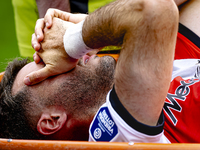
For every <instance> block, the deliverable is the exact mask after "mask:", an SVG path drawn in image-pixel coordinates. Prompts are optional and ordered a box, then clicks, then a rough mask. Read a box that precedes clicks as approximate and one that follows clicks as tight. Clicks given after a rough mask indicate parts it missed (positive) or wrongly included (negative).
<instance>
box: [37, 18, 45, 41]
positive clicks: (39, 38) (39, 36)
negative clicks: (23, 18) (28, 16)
mask: <svg viewBox="0 0 200 150" xmlns="http://www.w3.org/2000/svg"><path fill="white" fill-rule="evenodd" d="M44 27H45V22H44V19H43V18H42V19H38V20H37V22H36V25H35V35H36V38H37V41H38V42H41V41H42V40H43V39H44V34H43V30H44Z"/></svg>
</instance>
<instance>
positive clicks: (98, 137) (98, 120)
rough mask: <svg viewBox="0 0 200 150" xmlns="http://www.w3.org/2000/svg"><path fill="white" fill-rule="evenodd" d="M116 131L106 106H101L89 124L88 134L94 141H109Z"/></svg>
mask: <svg viewBox="0 0 200 150" xmlns="http://www.w3.org/2000/svg"><path fill="white" fill-rule="evenodd" d="M117 133H118V128H117V126H116V124H115V122H114V120H113V119H112V117H111V115H110V112H109V110H108V108H107V107H102V108H101V109H100V110H99V111H98V113H97V115H96V116H95V118H94V120H93V123H92V125H91V126H90V134H91V136H92V137H93V139H94V140H95V141H111V140H112V139H113V138H114V137H115V136H116V135H117Z"/></svg>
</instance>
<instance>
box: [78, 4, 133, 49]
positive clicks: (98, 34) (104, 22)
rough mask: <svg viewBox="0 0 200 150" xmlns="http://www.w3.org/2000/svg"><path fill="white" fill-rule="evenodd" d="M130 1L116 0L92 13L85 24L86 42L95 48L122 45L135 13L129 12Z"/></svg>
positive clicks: (84, 36)
mask: <svg viewBox="0 0 200 150" xmlns="http://www.w3.org/2000/svg"><path fill="white" fill-rule="evenodd" d="M129 3H131V2H130V1H129V0H121V1H115V2H112V3H110V4H108V5H107V6H104V7H102V8H101V9H99V10H97V11H95V12H93V13H92V14H90V15H89V16H88V17H87V18H86V20H85V23H84V24H83V31H82V34H83V40H84V42H85V44H86V45H87V46H88V47H90V48H93V49H95V48H100V47H104V46H108V45H121V44H122V41H123V37H124V34H125V32H126V30H128V28H127V27H130V23H131V21H130V20H131V18H132V16H133V15H134V14H132V13H130V12H129V10H130V9H131V5H129ZM113 6H114V7H113ZM124 16H126V17H124Z"/></svg>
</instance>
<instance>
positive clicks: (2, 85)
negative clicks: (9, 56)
mask: <svg viewBox="0 0 200 150" xmlns="http://www.w3.org/2000/svg"><path fill="white" fill-rule="evenodd" d="M29 62H30V61H29V60H28V59H19V58H16V59H14V60H13V61H12V62H10V63H9V64H8V66H7V68H6V71H5V74H4V76H3V79H2V81H1V82H0V137H1V138H15V139H38V137H37V136H36V134H35V132H34V131H33V130H32V129H31V127H30V126H29V124H28V121H27V119H26V116H25V114H24V112H25V107H24V106H25V102H26V101H27V100H28V98H27V92H26V90H23V92H22V91H19V92H18V93H17V94H15V95H14V96H13V95H12V86H13V83H14V80H15V78H16V76H17V74H18V72H19V71H20V69H21V68H23V67H24V66H25V65H26V64H27V63H29Z"/></svg>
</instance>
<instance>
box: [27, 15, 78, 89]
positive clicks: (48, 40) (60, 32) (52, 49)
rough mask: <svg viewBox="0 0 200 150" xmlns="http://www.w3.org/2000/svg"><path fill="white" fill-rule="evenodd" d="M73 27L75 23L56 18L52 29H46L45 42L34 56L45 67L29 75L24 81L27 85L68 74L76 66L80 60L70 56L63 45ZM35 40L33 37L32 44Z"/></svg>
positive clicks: (34, 36)
mask: <svg viewBox="0 0 200 150" xmlns="http://www.w3.org/2000/svg"><path fill="white" fill-rule="evenodd" d="M71 25H73V23H71V22H67V21H62V20H61V19H58V18H54V19H53V25H52V27H51V29H48V28H45V29H44V40H43V41H42V42H41V49H40V50H38V51H37V52H36V54H34V60H35V61H36V62H38V61H41V59H42V60H43V62H44V63H45V67H44V68H42V69H40V70H38V71H35V72H32V73H30V74H29V75H27V76H26V77H25V79H24V83H25V84H26V85H33V84H36V83H39V82H41V81H43V80H45V79H46V78H48V77H50V76H54V75H58V74H61V73H65V72H68V71H70V70H71V69H73V68H74V67H75V66H76V64H77V63H78V59H74V58H71V57H70V56H68V54H67V53H66V52H65V49H64V45H63V36H64V33H65V31H66V30H67V28H68V27H69V26H71ZM35 40H36V35H33V38H32V43H34V41H35ZM40 58H41V59H40Z"/></svg>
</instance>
